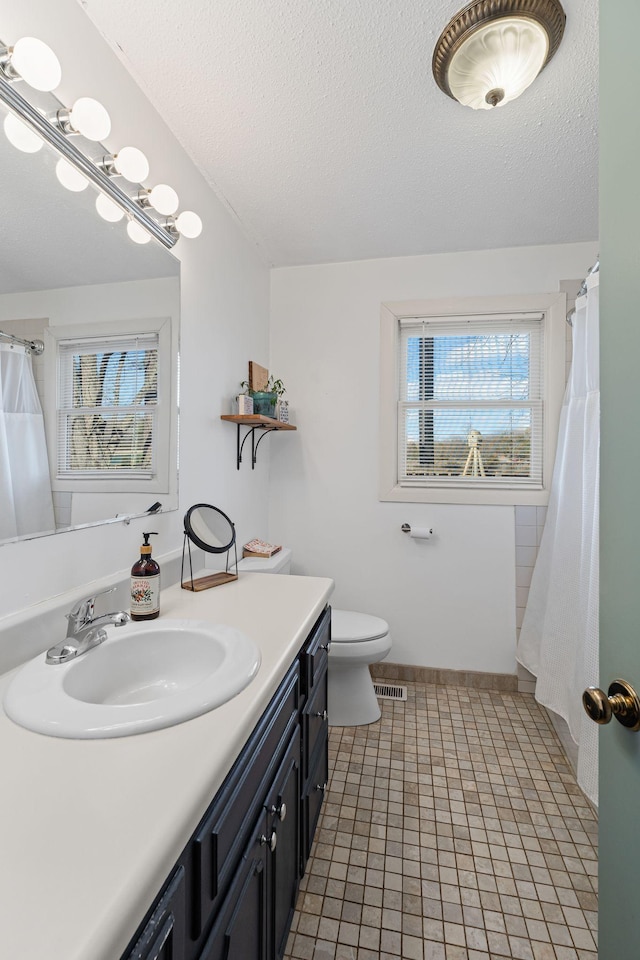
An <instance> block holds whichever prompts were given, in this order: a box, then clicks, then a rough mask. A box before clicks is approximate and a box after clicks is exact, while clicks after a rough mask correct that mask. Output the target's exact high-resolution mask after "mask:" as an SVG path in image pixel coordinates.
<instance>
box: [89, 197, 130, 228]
mask: <svg viewBox="0 0 640 960" xmlns="http://www.w3.org/2000/svg"><path fill="white" fill-rule="evenodd" d="M96 210H97V211H98V213H99V214H100V216H101V217H102V219H103V220H106V221H107V222H108V223H117V222H118V220H122V218H123V217H124V210H122V209H121V208H120V207H119V206H118V204H117V203H114V202H113V200H111V199H110V198H109V197H106V196H105V195H104V193H99V194H98V196H97V197H96Z"/></svg>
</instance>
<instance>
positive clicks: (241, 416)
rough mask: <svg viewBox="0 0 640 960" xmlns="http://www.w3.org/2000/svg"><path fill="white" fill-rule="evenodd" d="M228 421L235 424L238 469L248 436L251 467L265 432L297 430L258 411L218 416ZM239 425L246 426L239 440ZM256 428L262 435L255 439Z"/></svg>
mask: <svg viewBox="0 0 640 960" xmlns="http://www.w3.org/2000/svg"><path fill="white" fill-rule="evenodd" d="M220 419H221V420H226V421H227V422H228V423H235V425H236V428H237V430H236V467H237V469H238V470H239V469H240V464H241V463H242V450H243V448H244V445H245V441H246V439H247V437H248V436H251V469H252V470H253V469H254V467H255V465H256V456H257V452H258V445H259V444H260V441H261V440H262V439H263V438H264V437H265V436H266V434H267V433H276V432H277V431H278V430H297V429H298V428H297V427H295V426H294V425H293V424H292V423H282V421H281V420H275V419H274V418H273V417H263V416H262V415H261V414H258V413H228V414H223V415H222V416H221V417H220ZM241 427H246V428H247V429H246V432H245V435H244V437H242V440H241V431H240V428H241ZM256 430H261V431H262V436H260V437H258V439H257V440H256Z"/></svg>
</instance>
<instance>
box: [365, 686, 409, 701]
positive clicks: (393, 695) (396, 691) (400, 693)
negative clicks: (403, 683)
mask: <svg viewBox="0 0 640 960" xmlns="http://www.w3.org/2000/svg"><path fill="white" fill-rule="evenodd" d="M373 689H374V690H375V693H376V697H379V698H380V700H406V699H407V688H406V687H396V686H393V685H392V684H390V683H374V684H373Z"/></svg>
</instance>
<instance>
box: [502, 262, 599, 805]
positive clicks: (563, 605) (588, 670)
mask: <svg viewBox="0 0 640 960" xmlns="http://www.w3.org/2000/svg"><path fill="white" fill-rule="evenodd" d="M598 279H599V275H598V274H595V275H592V276H590V277H589V278H588V280H587V293H586V295H584V296H582V297H580V298H579V299H578V300H577V301H576V312H575V317H574V320H573V360H572V365H571V375H570V377H569V383H568V385H567V391H566V394H565V399H564V404H563V407H562V414H561V418H560V431H559V435H558V449H557V453H556V462H555V468H554V472H553V480H552V485H551V495H550V498H549V508H548V511H547V519H546V523H545V527H544V533H543V535H542V541H541V543H540V550H539V552H538V559H537V562H536V566H535V569H534V571H533V578H532V581H531V588H530V590H529V600H528V603H527V608H526V611H525V616H524V621H523V624H522V629H521V631H520V640H519V643H518V660H519V661H520V663H522V664H523V665H524V666H525V667H526V668H527V669H528V670H530V671H531V673H533V674H534V675H535V677H536V678H537V682H536V693H535V696H536V700H538V701H539V702H540V703H541V704H543V705H544V706H545V707H548V708H549V709H550V710H553V711H554V712H555V713H558V714H560V716H561V717H564V719H565V720H566V721H567V724H568V726H569V730H570V732H571V736H572V737H573V739H574V741H575V742H576V744H577V745H578V771H577V777H578V783H579V784H580V786H581V787H582V789H583V790H584V792H585V793H586V795H587V796H588V797H589V798H590V799H591V800H592V801H593V802H594V803H597V801H598V729H599V728H598V726H597V725H596V724H595V723H593V721H592V720H589V719H588V717H587V715H586V714H585V712H584V710H583V708H582V702H581V697H582V692H583V690H584V689H585V687H588V686H597V685H598V576H599V568H598V521H599V494H598V484H599V475H600V459H599V448H600V385H599V352H598V337H599V302H598V292H599V291H598Z"/></svg>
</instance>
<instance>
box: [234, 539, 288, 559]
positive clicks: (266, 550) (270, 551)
mask: <svg viewBox="0 0 640 960" xmlns="http://www.w3.org/2000/svg"><path fill="white" fill-rule="evenodd" d="M279 550H282V547H281V546H276V544H275V543H266V541H264V540H250V541H249V543H245V545H244V547H243V548H242V556H243V557H272V556H273V555H274V553H277V552H278V551H279Z"/></svg>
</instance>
